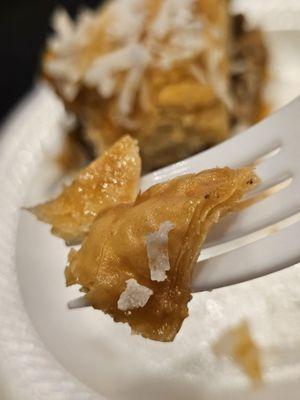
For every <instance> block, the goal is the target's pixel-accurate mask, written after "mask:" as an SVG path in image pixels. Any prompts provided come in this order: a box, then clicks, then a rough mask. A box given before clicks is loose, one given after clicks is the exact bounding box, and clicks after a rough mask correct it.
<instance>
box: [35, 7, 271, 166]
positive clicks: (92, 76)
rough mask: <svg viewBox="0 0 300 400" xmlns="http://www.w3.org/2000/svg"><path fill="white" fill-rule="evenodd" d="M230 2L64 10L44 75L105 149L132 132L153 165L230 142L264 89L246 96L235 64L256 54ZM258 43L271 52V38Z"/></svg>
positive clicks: (145, 158)
mask: <svg viewBox="0 0 300 400" xmlns="http://www.w3.org/2000/svg"><path fill="white" fill-rule="evenodd" d="M229 3H230V2H229V1H228V0H113V1H110V2H107V3H106V4H105V5H104V6H103V7H102V8H99V9H97V10H95V11H87V10H85V11H82V12H81V13H80V14H79V16H78V18H77V20H76V21H73V20H71V19H70V17H69V16H68V15H67V14H66V12H64V11H62V10H60V11H57V12H56V13H55V16H54V18H53V28H54V35H53V36H52V37H51V38H50V40H49V41H48V45H47V49H46V53H45V56H44V59H43V74H44V76H45V77H46V78H47V80H48V81H49V82H50V83H51V85H52V86H53V87H54V88H55V90H56V92H57V93H58V95H59V96H60V97H61V98H62V99H63V101H64V103H65V105H66V106H67V108H68V109H69V110H71V111H72V112H73V113H74V114H75V115H76V116H77V117H78V119H79V120H80V122H81V124H82V125H83V126H84V130H85V135H86V137H87V138H88V140H89V141H90V142H91V143H92V145H93V147H94V150H95V152H96V154H100V153H101V152H102V151H103V150H105V149H107V148H108V147H109V146H110V145H111V144H112V143H114V142H115V141H116V140H118V138H120V137H121V136H122V135H124V133H130V135H132V136H133V137H135V138H137V139H138V141H139V144H140V148H141V155H142V159H143V168H144V170H145V171H147V170H152V169H155V168H158V167H161V166H164V165H167V164H170V163H172V162H175V161H178V160H180V159H183V158H185V157H187V156H189V155H191V154H194V153H197V152H199V151H200V150H202V149H205V148H207V147H209V146H212V145H214V144H216V143H218V142H220V141H222V140H224V139H226V138H227V137H228V136H229V134H230V131H231V128H232V122H233V120H234V121H236V120H237V119H239V116H240V115H242V118H243V121H242V122H243V123H251V122H253V115H254V114H255V115H256V114H258V112H256V109H257V107H258V103H257V101H256V100H257V95H255V96H250V97H247V96H245V95H244V94H241V89H240V85H238V86H237V85H236V84H235V83H234V82H235V76H236V75H234V76H233V74H235V72H234V73H233V72H232V69H231V64H232V62H234V68H235V71H236V68H237V65H239V66H241V65H242V64H243V65H244V64H245V63H244V61H243V60H244V58H246V59H247V60H248V59H249V57H250V56H251V57H252V56H253V54H252V55H249V54H248V53H249V51H247V50H245V51H244V50H243V49H244V48H245V46H246V44H245V43H244V42H245V41H243V39H242V38H241V36H240V34H238V35H236V34H233V31H234V30H233V22H232V21H233V20H232V17H231V15H230V12H229ZM235 31H237V29H235ZM237 40H238V47H236V46H235V42H236V41H237ZM255 45H256V51H257V52H260V53H263V54H265V47H264V44H263V42H262V41H256V43H255ZM240 49H242V50H240ZM252 53H253V52H252ZM245 62H246V63H247V65H248V64H249V63H248V61H245ZM264 66H265V65H264ZM243 68H244V67H243ZM247 71H248V67H246V69H245V68H244V69H243V76H244V78H243V79H244V81H247V79H248V78H247V76H248V75H247ZM251 79H252V80H256V81H255V88H256V89H255V90H256V92H257V91H258V92H259V93H260V92H261V91H262V88H263V84H262V82H261V72H260V71H259V73H258V71H257V70H254V72H253V70H252V69H251ZM257 82H261V85H260V86H257ZM249 88H250V87H249ZM248 92H249V91H248ZM248 92H247V93H248ZM243 93H244V92H243ZM259 93H258V94H259ZM235 107H239V108H241V109H242V110H240V109H239V110H238V111H237V112H236V111H235V110H234V108H235ZM249 110H250V111H249Z"/></svg>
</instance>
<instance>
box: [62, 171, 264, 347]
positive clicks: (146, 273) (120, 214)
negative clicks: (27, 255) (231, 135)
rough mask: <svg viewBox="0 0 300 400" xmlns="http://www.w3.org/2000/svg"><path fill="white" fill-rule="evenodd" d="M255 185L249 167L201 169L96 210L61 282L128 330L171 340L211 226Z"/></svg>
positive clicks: (183, 312)
mask: <svg viewBox="0 0 300 400" xmlns="http://www.w3.org/2000/svg"><path fill="white" fill-rule="evenodd" d="M257 181H258V178H257V177H256V175H255V174H254V172H253V170H252V169H251V168H243V169H239V170H232V169H229V168H222V169H221V168H220V169H218V168H217V169H212V170H207V171H203V172H201V173H198V174H192V175H185V176H181V177H178V178H176V179H173V180H171V181H169V182H166V183H162V184H158V185H155V186H153V187H151V188H150V189H148V190H147V191H146V192H144V193H143V194H140V195H139V196H138V198H137V200H136V201H135V203H132V204H127V205H119V206H116V207H114V208H112V209H110V210H108V211H107V212H103V213H101V214H100V215H99V216H98V217H97V219H96V220H95V222H94V224H93V225H92V226H91V229H90V232H89V234H88V236H87V237H86V239H85V240H84V242H83V244H82V246H81V248H80V250H79V251H78V252H76V251H75V250H71V252H70V254H69V263H68V266H67V268H66V272H65V274H66V281H67V285H73V284H79V285H81V287H82V290H83V291H84V292H86V297H87V300H88V301H89V303H90V304H91V305H92V306H93V307H95V308H97V309H100V310H102V311H104V312H105V313H108V314H110V315H111V316H112V317H113V318H114V320H115V321H117V322H127V323H128V324H129V325H130V326H131V329H132V331H133V332H134V333H139V334H141V335H143V336H144V337H145V338H150V339H154V340H160V341H172V340H173V339H174V337H175V336H176V334H177V332H178V331H179V329H180V327H181V325H182V322H183V320H184V319H185V318H186V317H187V316H188V307H187V304H188V302H189V300H190V299H191V288H190V285H191V274H192V269H193V266H194V264H195V262H196V261H197V259H198V255H199V252H200V248H201V245H202V243H203V241H204V240H205V238H206V235H207V233H208V231H209V229H210V227H211V226H212V225H213V224H215V223H217V222H218V221H219V219H220V217H222V216H223V215H225V214H226V213H228V212H230V211H236V210H238V209H239V207H241V204H242V203H241V198H242V196H243V195H244V194H245V193H246V192H247V191H248V190H249V189H250V188H251V187H253V185H255V184H256V183H257Z"/></svg>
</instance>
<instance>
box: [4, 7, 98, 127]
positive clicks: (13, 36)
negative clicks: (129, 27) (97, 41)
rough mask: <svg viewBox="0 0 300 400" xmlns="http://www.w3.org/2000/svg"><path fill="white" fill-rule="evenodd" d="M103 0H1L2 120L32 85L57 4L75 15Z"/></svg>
mask: <svg viewBox="0 0 300 400" xmlns="http://www.w3.org/2000/svg"><path fill="white" fill-rule="evenodd" d="M100 3H101V0H85V1H83V0H81V1H80V0H61V1H55V0H0V122H1V120H2V119H3V118H4V116H5V115H6V114H7V112H8V111H9V110H10V109H11V108H12V106H13V105H14V104H15V103H16V101H18V100H19V99H20V97H21V96H22V95H23V94H25V93H26V92H27V91H28V90H29V89H30V88H31V86H32V84H33V82H34V80H35V77H36V76H37V74H38V66H39V58H40V54H41V50H42V48H43V45H44V43H45V38H46V35H47V33H49V32H50V29H49V24H48V22H49V18H50V15H51V13H52V12H53V9H54V8H55V7H56V6H57V5H59V4H60V5H62V6H64V7H65V8H66V9H67V10H68V11H69V12H70V13H71V14H72V15H73V16H74V15H75V14H76V10H77V9H78V8H79V7H80V6H82V5H86V6H89V7H95V6H96V5H98V4H100Z"/></svg>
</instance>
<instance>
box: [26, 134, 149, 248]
mask: <svg viewBox="0 0 300 400" xmlns="http://www.w3.org/2000/svg"><path fill="white" fill-rule="evenodd" d="M140 174H141V160H140V156H139V148H138V146H137V142H136V140H134V139H132V138H131V137H130V136H124V137H123V138H122V139H120V140H119V141H118V142H116V143H115V144H114V145H113V146H112V147H111V148H110V149H109V150H107V151H106V152H104V154H103V155H102V156H100V157H99V158H98V159H96V160H95V161H93V162H92V163H91V164H90V165H88V166H87V167H86V168H84V169H83V170H82V171H80V172H79V174H78V176H77V178H76V179H75V180H74V182H73V183H72V184H71V185H70V186H67V187H65V188H64V190H63V192H62V193H61V194H60V195H59V196H58V197H57V198H56V199H54V200H50V201H48V202H47V203H45V204H41V205H38V206H35V207H32V208H30V211H31V212H32V213H33V214H35V215H36V216H37V218H38V219H39V220H41V221H43V222H46V223H48V224H51V225H52V233H53V234H55V235H57V236H59V237H61V238H62V239H64V240H65V241H66V242H67V243H68V244H76V243H80V242H81V241H82V239H83V238H84V236H85V235H86V234H87V233H88V231H89V229H90V226H91V224H92V223H93V221H94V219H95V217H96V216H97V215H98V214H99V213H100V212H102V211H104V210H107V209H108V208H110V207H113V206H115V205H117V204H120V203H130V202H132V201H134V200H135V198H136V196H137V192H138V187H139V179H140Z"/></svg>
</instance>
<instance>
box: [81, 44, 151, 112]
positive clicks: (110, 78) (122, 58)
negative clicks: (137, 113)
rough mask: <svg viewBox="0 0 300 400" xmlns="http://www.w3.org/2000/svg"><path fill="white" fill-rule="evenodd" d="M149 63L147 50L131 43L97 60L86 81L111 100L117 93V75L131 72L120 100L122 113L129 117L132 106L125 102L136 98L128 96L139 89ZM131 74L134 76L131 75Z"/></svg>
mask: <svg viewBox="0 0 300 400" xmlns="http://www.w3.org/2000/svg"><path fill="white" fill-rule="evenodd" d="M149 62H150V56H149V53H148V51H147V49H146V48H145V47H144V46H142V45H141V44H139V43H131V44H129V45H128V46H126V47H123V48H121V49H119V50H116V51H114V52H112V53H108V54H106V55H104V56H101V57H99V58H97V59H96V60H95V61H94V63H93V65H92V66H91V68H90V69H89V70H88V71H87V72H86V74H85V78H84V81H85V83H87V84H88V85H90V86H95V87H97V89H98V91H99V93H100V95H101V96H103V97H105V98H109V97H111V96H112V95H113V94H114V93H115V89H116V84H117V74H118V73H120V72H124V71H125V72H126V71H130V72H129V74H128V76H127V79H126V80H125V84H124V87H123V91H122V93H121V99H120V105H121V107H122V111H123V113H124V114H125V115H127V114H128V112H129V111H128V110H130V109H131V106H130V104H126V105H124V102H125V101H127V103H128V102H130V101H132V95H133V96H134V93H133V94H131V93H130V94H128V91H131V90H132V89H133V90H136V89H137V87H138V84H139V82H140V79H141V76H142V73H143V71H144V69H145V68H146V67H147V65H148V63H149ZM131 72H132V74H130V73H131ZM124 92H125V93H124ZM120 111H121V110H120ZM124 111H125V112H124Z"/></svg>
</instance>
